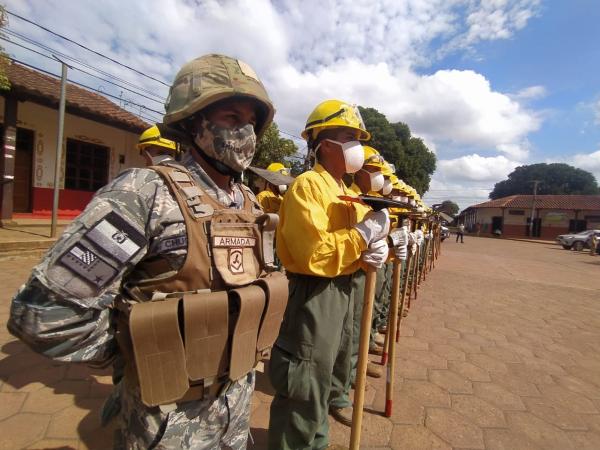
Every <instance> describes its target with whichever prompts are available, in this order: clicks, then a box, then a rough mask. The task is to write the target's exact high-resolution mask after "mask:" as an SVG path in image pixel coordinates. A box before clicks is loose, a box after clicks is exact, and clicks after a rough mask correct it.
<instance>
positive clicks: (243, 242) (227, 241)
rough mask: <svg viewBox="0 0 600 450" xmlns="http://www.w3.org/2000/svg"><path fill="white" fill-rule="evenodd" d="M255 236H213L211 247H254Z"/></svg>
mask: <svg viewBox="0 0 600 450" xmlns="http://www.w3.org/2000/svg"><path fill="white" fill-rule="evenodd" d="M255 244H256V238H253V237H237V236H213V247H254V245H255Z"/></svg>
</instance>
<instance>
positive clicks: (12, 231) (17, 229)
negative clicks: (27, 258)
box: [0, 218, 72, 256]
mask: <svg viewBox="0 0 600 450" xmlns="http://www.w3.org/2000/svg"><path fill="white" fill-rule="evenodd" d="M71 220H72V219H59V220H58V222H57V227H56V238H51V237H50V235H51V220H50V218H47V219H29V218H27V219H22V218H17V219H13V222H14V225H13V224H11V225H5V226H4V227H0V256H11V255H18V254H20V253H21V252H41V251H44V250H46V249H47V248H49V247H50V246H51V245H52V244H53V243H54V242H56V239H57V238H58V237H59V236H60V235H61V234H62V232H63V230H64V229H65V227H66V226H67V225H69V224H70V223H71Z"/></svg>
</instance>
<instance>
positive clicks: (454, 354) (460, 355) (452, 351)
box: [431, 344, 467, 361]
mask: <svg viewBox="0 0 600 450" xmlns="http://www.w3.org/2000/svg"><path fill="white" fill-rule="evenodd" d="M431 351H432V352H433V353H435V354H436V355H438V356H440V357H442V358H444V359H446V360H448V361H464V360H465V359H466V357H467V356H466V354H465V352H463V351H462V350H460V349H458V348H456V347H453V346H452V345H447V344H431Z"/></svg>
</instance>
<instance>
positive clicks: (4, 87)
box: [0, 5, 10, 91]
mask: <svg viewBox="0 0 600 450" xmlns="http://www.w3.org/2000/svg"><path fill="white" fill-rule="evenodd" d="M6 25H8V17H7V16H6V9H5V8H4V6H3V5H0V29H2V28H4V27H5V26H6ZM5 37H6V36H4V33H2V32H0V38H5ZM9 64H10V59H9V57H8V55H7V54H6V52H5V51H4V47H2V46H1V45H0V90H1V91H8V90H9V89H10V81H9V79H8V77H7V76H6V69H7V67H8V65H9Z"/></svg>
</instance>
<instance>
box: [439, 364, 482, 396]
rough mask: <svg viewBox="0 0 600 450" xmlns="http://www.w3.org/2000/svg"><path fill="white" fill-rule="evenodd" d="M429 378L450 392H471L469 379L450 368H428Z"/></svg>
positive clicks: (471, 386)
mask: <svg viewBox="0 0 600 450" xmlns="http://www.w3.org/2000/svg"><path fill="white" fill-rule="evenodd" d="M429 380H430V381H431V382H432V383H435V384H437V385H438V386H439V387H441V388H443V389H445V390H447V391H448V392H450V393H451V394H471V393H473V385H472V383H471V381H470V380H469V379H467V378H465V377H463V376H461V375H459V374H457V373H455V372H452V371H450V370H430V371H429Z"/></svg>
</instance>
